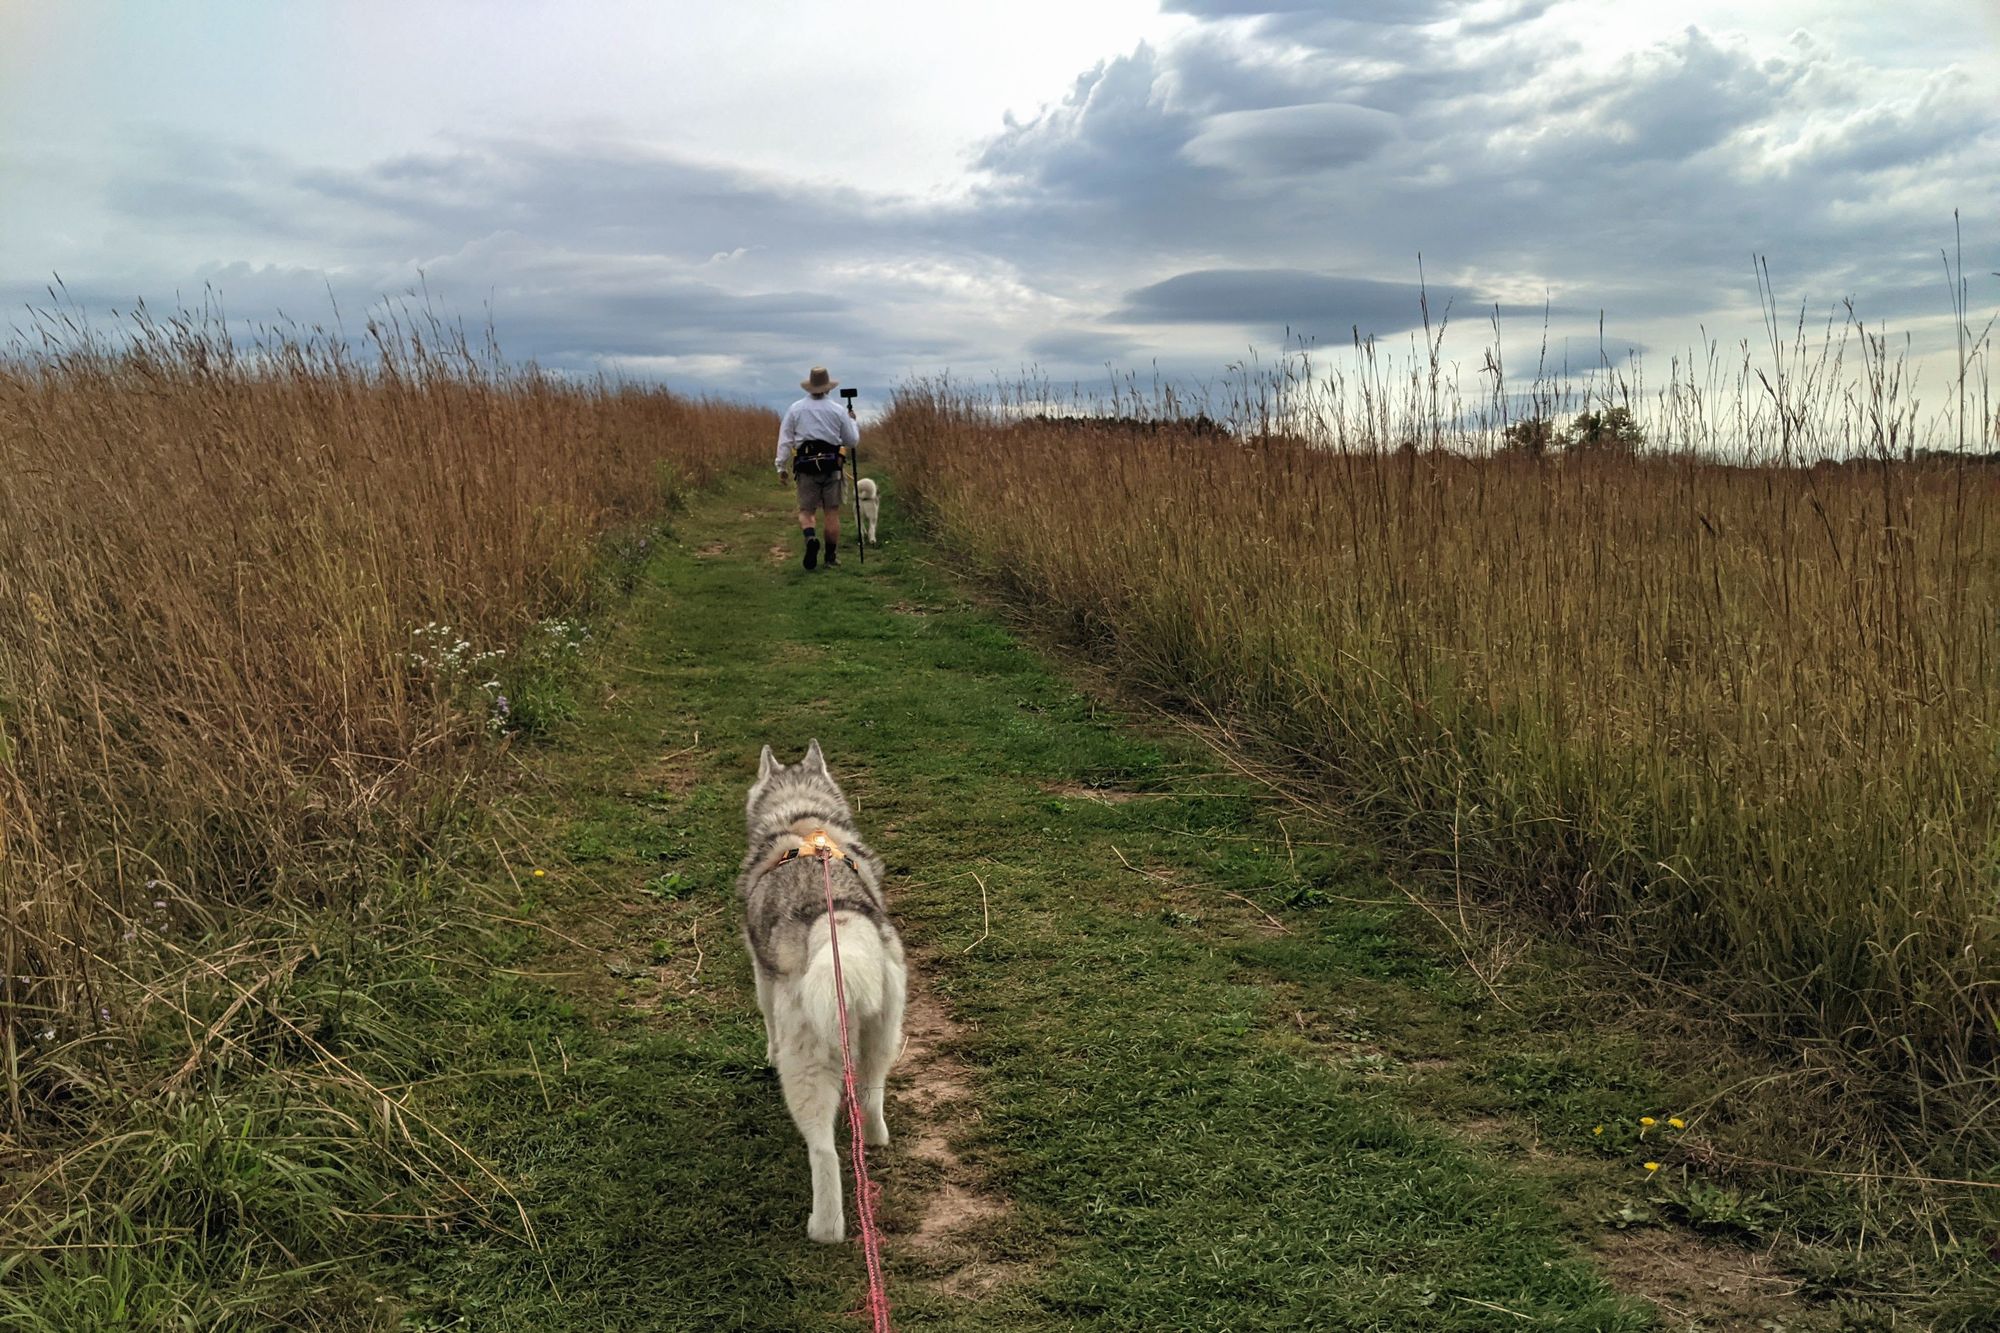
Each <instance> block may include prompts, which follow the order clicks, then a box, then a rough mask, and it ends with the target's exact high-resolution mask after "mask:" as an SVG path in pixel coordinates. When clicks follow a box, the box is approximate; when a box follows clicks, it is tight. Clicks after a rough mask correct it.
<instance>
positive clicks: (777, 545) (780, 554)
mask: <svg viewBox="0 0 2000 1333" xmlns="http://www.w3.org/2000/svg"><path fill="white" fill-rule="evenodd" d="M769 557H770V561H771V563H772V564H774V565H782V564H784V563H785V561H787V560H789V559H791V558H792V548H791V546H790V545H789V544H787V543H785V542H773V543H771V549H770V552H769Z"/></svg>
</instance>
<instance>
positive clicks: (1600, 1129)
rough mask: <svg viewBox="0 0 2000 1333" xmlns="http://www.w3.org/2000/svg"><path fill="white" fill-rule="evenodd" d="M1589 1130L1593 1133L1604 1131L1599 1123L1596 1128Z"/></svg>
mask: <svg viewBox="0 0 2000 1333" xmlns="http://www.w3.org/2000/svg"><path fill="white" fill-rule="evenodd" d="M1590 1132H1591V1133H1593V1134H1602V1133H1603V1132H1604V1126H1602V1125H1599V1126H1598V1127H1597V1128H1596V1129H1593V1130H1591V1131H1590Z"/></svg>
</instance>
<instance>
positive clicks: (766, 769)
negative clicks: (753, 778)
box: [757, 745, 778, 782]
mask: <svg viewBox="0 0 2000 1333" xmlns="http://www.w3.org/2000/svg"><path fill="white" fill-rule="evenodd" d="M777 767H778V759H777V756H776V755H774V754H772V753H771V747H770V746H768V745H767V746H765V747H764V753H762V754H760V755H758V756H757V781H759V782H762V781H763V780H764V779H765V778H768V777H770V776H771V774H772V773H773V772H775V771H776V770H777Z"/></svg>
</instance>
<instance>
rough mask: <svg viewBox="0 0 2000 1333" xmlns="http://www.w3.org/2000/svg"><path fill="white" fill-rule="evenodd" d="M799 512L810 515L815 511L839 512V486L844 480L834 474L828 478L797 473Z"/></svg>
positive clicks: (839, 475) (837, 474)
mask: <svg viewBox="0 0 2000 1333" xmlns="http://www.w3.org/2000/svg"><path fill="white" fill-rule="evenodd" d="M797 480H798V483H799V512H800V513H801V514H810V513H812V512H813V511H814V510H815V509H824V510H826V511H827V512H828V513H830V514H838V513H839V512H840V497H841V490H840V484H841V482H843V481H845V480H846V478H845V477H843V476H841V474H840V473H838V472H836V473H834V474H833V475H832V476H830V477H808V476H806V475H805V474H804V473H799V474H798V477H797Z"/></svg>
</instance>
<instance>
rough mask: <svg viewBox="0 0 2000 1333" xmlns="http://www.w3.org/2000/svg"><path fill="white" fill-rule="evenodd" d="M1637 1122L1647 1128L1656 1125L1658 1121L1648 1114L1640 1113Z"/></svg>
mask: <svg viewBox="0 0 2000 1333" xmlns="http://www.w3.org/2000/svg"><path fill="white" fill-rule="evenodd" d="M1639 1123H1640V1124H1642V1125H1644V1126H1645V1127H1646V1128H1647V1129H1651V1128H1652V1127H1653V1126H1654V1125H1657V1124H1659V1123H1660V1122H1659V1121H1657V1120H1655V1119H1653V1117H1651V1116H1649V1115H1642V1116H1640V1117H1639Z"/></svg>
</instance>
